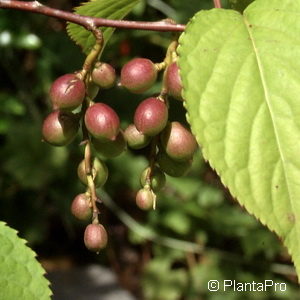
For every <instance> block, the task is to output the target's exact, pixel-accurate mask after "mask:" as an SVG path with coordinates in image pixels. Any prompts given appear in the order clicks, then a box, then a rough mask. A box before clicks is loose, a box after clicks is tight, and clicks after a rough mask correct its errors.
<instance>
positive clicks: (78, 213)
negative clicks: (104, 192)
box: [71, 194, 92, 220]
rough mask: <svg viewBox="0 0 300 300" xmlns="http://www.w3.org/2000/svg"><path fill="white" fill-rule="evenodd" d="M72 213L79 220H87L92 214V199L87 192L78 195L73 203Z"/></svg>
mask: <svg viewBox="0 0 300 300" xmlns="http://www.w3.org/2000/svg"><path fill="white" fill-rule="evenodd" d="M71 212H72V214H73V215H74V216H75V217H76V218H77V219H79V220H86V219H88V218H89V217H91V215H92V210H91V208H90V199H89V198H88V197H87V195H86V194H79V195H77V196H76V197H75V198H74V200H73V202H72V204H71Z"/></svg>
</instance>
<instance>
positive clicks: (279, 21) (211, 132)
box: [179, 0, 300, 274]
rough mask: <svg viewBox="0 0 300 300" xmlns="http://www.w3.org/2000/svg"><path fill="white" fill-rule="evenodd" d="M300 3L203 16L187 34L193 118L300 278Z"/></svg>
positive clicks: (229, 182)
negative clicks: (286, 252) (284, 246)
mask: <svg viewBox="0 0 300 300" xmlns="http://www.w3.org/2000/svg"><path fill="white" fill-rule="evenodd" d="M299 16H300V1H299V0H285V1H282V0H272V1H270V0H257V1H255V2H253V3H252V4H251V5H250V6H249V7H248V8H247V9H246V10H245V11H244V15H241V14H240V13H238V12H236V11H232V10H223V9H213V10H211V11H201V12H199V13H198V14H197V15H196V16H195V17H194V18H193V19H192V20H191V21H190V23H189V24H188V26H187V28H186V31H185V32H184V33H183V34H182V36H181V37H180V47H179V55H180V59H179V65H180V69H181V75H182V79H183V86H184V91H183V92H184V98H185V99H186V104H185V105H186V108H187V111H188V115H187V118H188V121H189V122H190V124H191V127H192V131H193V133H194V134H195V135H196V137H197V140H198V143H199V144H200V145H201V146H202V151H203V155H204V157H205V158H206V159H207V160H208V161H209V162H210V164H211V166H212V167H213V168H214V169H216V171H217V172H218V174H219V175H220V177H221V180H222V181H223V183H224V185H226V186H227V187H228V188H229V189H230V191H231V193H232V195H233V196H234V197H236V198H237V200H238V201H239V203H240V204H241V205H242V206H245V207H246V209H247V210H248V211H249V212H250V213H251V214H254V215H255V216H256V217H257V218H258V219H259V220H260V221H261V222H262V223H263V224H265V225H267V226H268V227H269V228H270V229H271V230H272V231H275V232H276V233H277V234H278V235H279V236H280V237H281V239H282V240H283V242H284V244H285V245H286V247H287V248H288V250H289V252H290V254H291V255H292V259H293V261H294V263H295V265H296V269H297V272H298V274H300V223H299V220H300V199H299V197H300V159H299V155H300V101H299V99H298V97H299V95H300V72H299V71H300V18H299Z"/></svg>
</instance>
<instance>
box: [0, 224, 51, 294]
mask: <svg viewBox="0 0 300 300" xmlns="http://www.w3.org/2000/svg"><path fill="white" fill-rule="evenodd" d="M0 245H1V246H0V295H1V299H5V300H15V299H22V300H48V299H50V295H51V291H50V289H49V286H48V285H49V282H48V281H47V280H46V278H45V277H44V276H43V275H44V273H45V271H44V270H43V268H42V267H41V265H40V264H39V263H38V262H37V261H36V259H35V253H34V252H33V251H32V250H31V249H30V248H28V247H27V246H26V245H25V241H24V240H22V239H20V238H19V237H18V236H17V233H16V231H15V230H13V229H11V228H9V227H8V226H6V225H5V224H4V223H3V222H0ZM3 297H4V298H3Z"/></svg>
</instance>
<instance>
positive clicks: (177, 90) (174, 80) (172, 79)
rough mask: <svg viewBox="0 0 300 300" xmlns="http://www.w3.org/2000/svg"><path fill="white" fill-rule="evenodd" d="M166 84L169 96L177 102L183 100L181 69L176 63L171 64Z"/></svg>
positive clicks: (167, 70)
mask: <svg viewBox="0 0 300 300" xmlns="http://www.w3.org/2000/svg"><path fill="white" fill-rule="evenodd" d="M164 84H165V87H166V89H167V92H168V94H169V95H171V96H172V97H174V98H175V99H177V100H181V101H182V100H183V99H182V96H181V92H182V82H181V78H180V75H179V68H178V65H177V63H176V62H173V63H171V64H170V65H169V66H168V67H167V69H166V73H165V76H164Z"/></svg>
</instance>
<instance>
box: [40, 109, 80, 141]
mask: <svg viewBox="0 0 300 300" xmlns="http://www.w3.org/2000/svg"><path fill="white" fill-rule="evenodd" d="M78 126H79V123H78V120H77V118H76V117H75V115H74V114H72V113H70V112H60V111H54V112H52V113H50V114H49V115H48V116H47V117H46V119H45V120H44V123H43V128H42V134H43V139H44V140H45V141H46V142H48V143H49V144H51V145H53V146H65V145H68V144H69V143H71V142H72V141H73V140H74V138H75V136H76V134H77V131H78Z"/></svg>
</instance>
